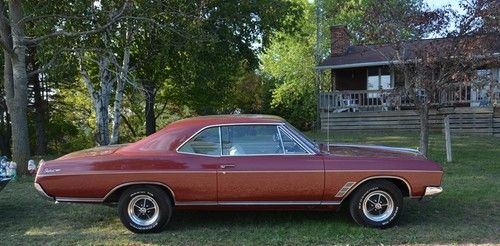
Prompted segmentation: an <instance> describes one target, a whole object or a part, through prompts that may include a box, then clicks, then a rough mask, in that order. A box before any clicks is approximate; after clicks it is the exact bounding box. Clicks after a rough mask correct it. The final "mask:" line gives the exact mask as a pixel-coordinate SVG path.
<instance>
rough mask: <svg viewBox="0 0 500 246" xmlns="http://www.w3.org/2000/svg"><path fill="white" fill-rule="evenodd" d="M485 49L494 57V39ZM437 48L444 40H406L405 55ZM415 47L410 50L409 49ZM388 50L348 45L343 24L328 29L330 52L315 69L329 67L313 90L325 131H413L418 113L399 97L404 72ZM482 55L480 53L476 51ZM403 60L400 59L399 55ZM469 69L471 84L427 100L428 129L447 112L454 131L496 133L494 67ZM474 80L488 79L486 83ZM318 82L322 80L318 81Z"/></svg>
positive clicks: (498, 51)
mask: <svg viewBox="0 0 500 246" xmlns="http://www.w3.org/2000/svg"><path fill="white" fill-rule="evenodd" d="M492 42H493V44H494V45H492V46H491V47H492V48H489V49H490V50H489V51H488V54H489V56H492V57H494V59H495V61H499V59H500V42H499V41H498V39H493V41H492ZM431 43H433V44H438V45H435V46H436V47H439V46H440V45H446V43H447V40H446V39H422V40H415V41H411V42H407V43H405V44H404V45H407V46H408V47H409V49H408V50H409V52H407V54H406V55H407V56H408V57H409V58H412V57H413V56H415V54H413V52H412V47H420V48H422V47H426V45H429V44H431ZM415 49H416V48H415ZM394 52H395V51H394V48H393V46H391V45H387V44H376V45H351V37H350V34H349V32H348V30H347V28H346V26H332V27H331V54H330V56H328V57H327V58H326V59H324V60H323V61H322V62H321V63H320V64H319V65H318V66H317V67H316V69H318V70H319V71H320V72H325V71H331V83H329V86H328V87H327V88H318V91H319V95H318V97H319V98H318V103H319V105H318V110H319V112H320V117H321V123H322V124H321V127H322V129H324V130H326V129H329V130H338V131H340V130H380V129H403V130H409V129H418V128H419V127H420V122H419V117H418V112H417V111H416V107H415V105H414V104H413V103H412V101H411V99H410V98H409V97H407V96H405V95H407V94H405V92H407V91H408V84H407V80H406V79H405V76H403V75H402V74H401V73H399V72H398V71H395V70H394V69H393V67H394V66H391V64H394V61H393V60H391V58H390V57H392V56H391V55H392V54H393V53H394ZM478 55H482V54H478ZM405 59H406V58H405ZM485 64H488V65H481V66H478V67H477V68H474V69H475V71H476V72H477V74H478V75H480V76H477V78H476V81H474V82H473V83H468V84H466V83H457V84H460V86H457V87H454V88H450V89H448V90H443V91H440V92H439V94H438V95H435V96H434V98H432V100H433V101H432V105H433V106H432V110H431V111H430V125H431V128H435V129H439V128H440V127H442V122H443V118H444V117H446V116H447V115H450V118H451V127H452V130H453V131H454V132H472V133H482V134H487V135H492V134H493V135H499V136H500V83H499V79H500V65H498V62H496V63H491V64H495V65H491V64H490V63H485ZM479 78H488V83H485V81H480V80H481V79H479ZM321 84H324V83H321Z"/></svg>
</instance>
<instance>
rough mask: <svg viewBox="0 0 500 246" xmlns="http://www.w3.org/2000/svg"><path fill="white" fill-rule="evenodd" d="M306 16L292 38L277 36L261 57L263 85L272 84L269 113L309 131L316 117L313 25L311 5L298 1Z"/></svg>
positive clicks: (312, 7) (288, 35) (279, 34)
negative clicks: (270, 111)
mask: <svg viewBox="0 0 500 246" xmlns="http://www.w3.org/2000/svg"><path fill="white" fill-rule="evenodd" d="M300 4H301V5H302V6H303V7H304V9H305V15H304V19H303V20H302V22H301V23H300V24H299V26H298V28H300V31H299V32H297V33H293V34H288V33H283V32H282V33H277V34H276V35H275V36H274V37H273V42H272V44H271V46H270V47H269V48H268V49H266V50H265V52H264V54H263V55H262V56H261V64H262V65H261V70H262V73H263V77H264V81H266V83H271V84H273V83H274V87H275V88H274V90H273V92H272V101H271V108H272V112H273V113H275V114H278V115H280V116H283V117H285V118H286V119H287V120H289V121H290V122H291V123H292V124H294V125H296V126H298V127H300V128H302V129H310V128H311V127H312V126H313V122H314V120H315V116H316V96H315V71H314V67H315V59H314V45H315V41H316V38H315V21H314V18H315V16H314V5H312V4H309V3H308V2H307V1H300Z"/></svg>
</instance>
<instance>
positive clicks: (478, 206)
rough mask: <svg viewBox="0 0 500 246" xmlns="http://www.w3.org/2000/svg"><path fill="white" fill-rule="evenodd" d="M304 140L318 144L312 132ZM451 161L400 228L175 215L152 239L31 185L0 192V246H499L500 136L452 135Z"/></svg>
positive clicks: (358, 137)
mask: <svg viewBox="0 0 500 246" xmlns="http://www.w3.org/2000/svg"><path fill="white" fill-rule="evenodd" d="M310 135H312V136H314V137H317V138H323V139H325V137H324V136H322V134H320V133H310ZM331 138H332V141H333V142H344V143H347V142H349V143H365V144H383V145H390V146H402V147H413V148H415V147H417V146H418V136H417V133H412V132H410V133H405V132H380V133H342V134H335V135H333V136H331ZM442 138H443V137H442V136H441V134H439V133H434V134H432V135H431V147H430V150H431V151H430V158H431V159H433V160H436V161H438V162H440V163H444V160H445V152H444V144H443V139H442ZM453 148H454V149H453V150H454V158H455V160H454V162H453V163H444V164H443V165H444V169H445V176H444V181H443V187H444V189H445V192H444V193H443V194H442V195H441V196H439V197H437V198H436V199H434V200H433V201H431V202H430V203H426V204H421V203H419V202H417V201H412V200H407V201H405V204H404V206H405V207H404V212H403V214H402V217H401V220H400V223H399V224H398V225H397V226H396V227H393V228H390V229H386V230H379V229H370V228H363V227H361V226H358V225H356V224H355V223H354V222H352V221H351V219H350V217H349V216H348V214H347V212H338V213H337V212H331V211H322V212H321V211H264V212H262V211H244V212H241V211H234V212H200V211H177V212H175V213H174V216H173V218H172V221H171V224H170V225H169V226H168V228H167V230H165V231H164V232H163V233H160V234H152V235H135V234H133V233H131V232H129V231H127V230H126V229H125V228H124V227H123V226H122V224H121V223H120V220H119V218H118V216H117V212H116V210H115V208H111V207H106V206H100V205H77V204H53V203H51V202H48V201H45V200H43V199H42V198H40V197H39V196H38V194H36V191H35V189H34V188H33V183H32V182H33V180H32V179H30V178H24V179H22V180H19V181H16V182H12V183H10V184H9V185H8V186H7V187H6V188H5V189H4V190H3V191H2V192H0V240H1V241H0V244H2V245H5V244H13V245H19V244H52V245H60V244H64V245H67V244H109V245H116V244H168V245H179V244H180V245H206V244H210V245H227V244H230V245H235V244H238V245H241V244H244V245H263V244H265V245H283V244H286V245H303V244H414V243H424V244H425V243H441V244H455V243H490V244H500V237H499V235H500V213H499V208H498V207H499V205H500V138H494V137H478V136H455V137H454V139H453Z"/></svg>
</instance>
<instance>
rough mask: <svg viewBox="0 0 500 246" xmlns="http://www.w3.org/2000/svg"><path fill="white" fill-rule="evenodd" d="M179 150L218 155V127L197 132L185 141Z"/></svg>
mask: <svg viewBox="0 0 500 246" xmlns="http://www.w3.org/2000/svg"><path fill="white" fill-rule="evenodd" d="M179 152H184V153H194V154H204V155H220V140H219V127H213V128H208V129H205V130H203V131H202V132H200V133H198V134H197V135H196V136H195V137H194V138H192V139H191V140H189V141H188V142H187V143H185V144H184V145H183V146H182V147H181V148H180V149H179Z"/></svg>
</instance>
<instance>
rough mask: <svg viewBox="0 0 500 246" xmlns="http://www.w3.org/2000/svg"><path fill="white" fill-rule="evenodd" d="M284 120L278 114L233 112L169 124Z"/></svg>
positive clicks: (260, 122) (262, 122)
mask: <svg viewBox="0 0 500 246" xmlns="http://www.w3.org/2000/svg"><path fill="white" fill-rule="evenodd" d="M284 122H285V120H284V119H283V118H281V117H279V116H274V115H262V114H234V115H207V116H198V117H192V118H187V119H183V120H179V121H176V122H174V123H172V124H171V125H176V126H181V125H186V126H187V125H190V126H194V125H196V126H198V127H206V126H210V125H221V124H242V123H250V124H252V123H257V124H279V123H284Z"/></svg>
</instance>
